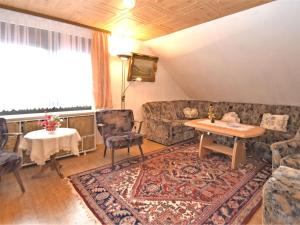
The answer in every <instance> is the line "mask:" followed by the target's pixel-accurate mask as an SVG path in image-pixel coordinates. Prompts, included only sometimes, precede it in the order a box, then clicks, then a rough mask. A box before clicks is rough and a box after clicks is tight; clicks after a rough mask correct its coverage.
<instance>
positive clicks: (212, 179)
mask: <svg viewBox="0 0 300 225" xmlns="http://www.w3.org/2000/svg"><path fill="white" fill-rule="evenodd" d="M197 150H198V144H195V143H184V144H179V145H175V146H172V147H167V148H164V149H162V150H160V151H157V152H154V153H150V154H148V155H146V157H145V161H144V162H143V161H142V160H141V158H139V157H135V158H130V159H127V160H124V161H121V162H120V163H118V164H117V165H116V166H115V168H114V170H112V169H111V167H110V166H104V167H101V168H96V169H93V170H89V171H85V172H82V173H79V174H76V175H72V176H70V179H71V182H72V184H73V186H74V187H75V189H76V190H77V192H78V193H79V194H80V195H81V197H82V198H83V200H84V201H85V203H86V204H87V206H88V207H89V208H90V210H91V211H92V212H93V213H94V214H95V216H96V217H97V218H98V219H99V220H100V222H102V223H104V224H243V223H245V222H246V221H247V220H248V219H249V218H250V217H251V216H252V214H253V213H254V212H255V210H256V209H257V208H258V207H259V205H260V204H261V199H262V197H261V188H262V186H263V184H264V183H265V181H266V180H267V179H268V177H269V176H270V175H271V165H270V164H268V163H266V162H263V161H259V160H254V159H253V158H248V164H247V165H246V166H244V167H242V168H239V169H238V170H231V169H230V165H231V160H230V158H228V157H227V156H224V155H221V154H210V155H208V156H207V157H206V158H205V159H203V160H200V159H199V158H198V154H197Z"/></svg>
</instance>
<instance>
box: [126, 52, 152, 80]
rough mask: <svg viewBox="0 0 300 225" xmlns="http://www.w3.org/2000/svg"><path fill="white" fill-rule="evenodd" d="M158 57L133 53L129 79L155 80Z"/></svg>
mask: <svg viewBox="0 0 300 225" xmlns="http://www.w3.org/2000/svg"><path fill="white" fill-rule="evenodd" d="M157 62H158V57H154V56H148V55H141V54H137V53H132V56H131V58H130V62H129V69H128V78H127V80H128V81H133V80H136V79H141V81H145V82H154V81H155V72H156V70H157Z"/></svg>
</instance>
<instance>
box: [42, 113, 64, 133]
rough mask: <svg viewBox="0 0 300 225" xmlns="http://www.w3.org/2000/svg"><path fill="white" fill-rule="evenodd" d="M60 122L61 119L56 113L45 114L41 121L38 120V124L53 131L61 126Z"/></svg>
mask: <svg viewBox="0 0 300 225" xmlns="http://www.w3.org/2000/svg"><path fill="white" fill-rule="evenodd" d="M61 122H63V119H61V118H60V117H59V116H57V115H47V113H46V114H45V119H44V120H42V121H39V122H38V124H39V126H42V127H43V128H45V129H46V130H47V131H55V130H56V128H58V127H60V126H61Z"/></svg>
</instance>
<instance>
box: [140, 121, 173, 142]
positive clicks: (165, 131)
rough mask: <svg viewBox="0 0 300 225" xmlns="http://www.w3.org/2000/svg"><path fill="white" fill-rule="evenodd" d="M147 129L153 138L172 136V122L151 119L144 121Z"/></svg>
mask: <svg viewBox="0 0 300 225" xmlns="http://www.w3.org/2000/svg"><path fill="white" fill-rule="evenodd" d="M146 123H147V124H148V125H147V129H148V131H149V132H150V133H152V134H154V136H163V137H164V138H168V137H171V136H172V121H171V120H167V119H160V118H151V119H149V120H147V121H146Z"/></svg>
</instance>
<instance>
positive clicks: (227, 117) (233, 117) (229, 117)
mask: <svg viewBox="0 0 300 225" xmlns="http://www.w3.org/2000/svg"><path fill="white" fill-rule="evenodd" d="M221 120H222V121H225V122H230V123H240V122H241V120H240V118H239V116H238V114H236V113H235V112H228V113H225V114H224V116H223V117H222V119H221Z"/></svg>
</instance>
